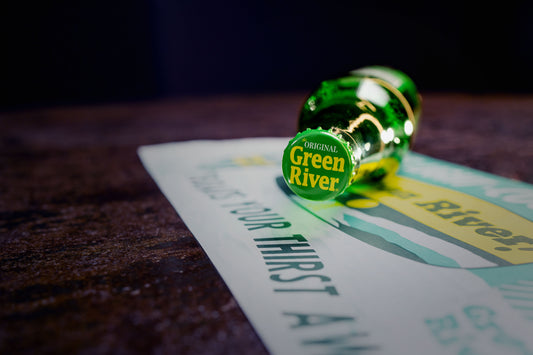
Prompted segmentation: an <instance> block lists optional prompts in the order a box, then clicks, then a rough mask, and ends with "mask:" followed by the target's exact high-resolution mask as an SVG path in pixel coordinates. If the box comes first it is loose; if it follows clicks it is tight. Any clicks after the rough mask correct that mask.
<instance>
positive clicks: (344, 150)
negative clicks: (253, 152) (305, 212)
mask: <svg viewBox="0 0 533 355" xmlns="http://www.w3.org/2000/svg"><path fill="white" fill-rule="evenodd" d="M352 173H353V163H352V157H351V149H350V148H349V146H348V145H347V143H346V142H344V141H343V140H342V138H340V137H338V136H337V135H335V134H333V133H331V132H329V131H325V130H321V129H319V130H307V131H305V132H303V133H300V134H298V135H297V136H296V137H295V138H294V139H293V140H291V142H290V143H289V145H288V146H287V148H286V149H285V152H284V155H283V175H284V177H285V181H286V182H287V183H288V185H289V187H290V188H291V190H293V191H294V192H295V193H296V194H298V195H300V196H302V197H304V198H308V199H311V200H326V199H331V198H333V197H335V196H337V195H339V194H340V193H342V192H343V191H344V190H345V189H346V187H347V186H348V185H349V184H350V180H351V177H352Z"/></svg>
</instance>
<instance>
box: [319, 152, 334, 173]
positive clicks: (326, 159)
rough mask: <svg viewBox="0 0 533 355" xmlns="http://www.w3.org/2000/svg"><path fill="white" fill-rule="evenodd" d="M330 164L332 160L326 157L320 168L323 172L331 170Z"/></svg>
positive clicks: (328, 156)
mask: <svg viewBox="0 0 533 355" xmlns="http://www.w3.org/2000/svg"><path fill="white" fill-rule="evenodd" d="M331 163H333V159H331V156H330V155H326V156H325V157H324V159H322V167H323V168H324V169H325V170H331Z"/></svg>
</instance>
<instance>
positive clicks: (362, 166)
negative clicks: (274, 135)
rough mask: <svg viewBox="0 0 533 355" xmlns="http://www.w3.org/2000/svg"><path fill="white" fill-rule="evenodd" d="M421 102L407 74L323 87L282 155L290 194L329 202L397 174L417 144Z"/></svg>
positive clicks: (375, 74) (371, 71) (360, 74)
mask: <svg viewBox="0 0 533 355" xmlns="http://www.w3.org/2000/svg"><path fill="white" fill-rule="evenodd" d="M420 111H421V98H420V95H419V94H418V92H417V89H416V86H415V84H414V83H413V81H412V80H411V79H410V78H409V77H408V76H407V75H405V74H404V73H403V72H401V71H398V70H395V69H392V68H388V67H380V66H371V67H364V68H361V69H358V70H354V71H352V72H350V73H349V75H347V76H345V77H341V78H337V79H333V80H326V81H323V82H322V83H321V84H320V85H319V87H318V88H317V89H316V90H315V91H313V92H312V93H311V95H309V97H308V98H307V100H306V101H305V103H304V105H303V107H302V109H301V113H300V117H299V121H298V131H299V133H298V134H297V135H296V137H294V138H293V139H292V140H291V141H290V142H289V144H288V146H287V148H285V151H284V153H283V162H282V168H283V176H284V178H285V181H286V182H287V184H288V186H289V187H290V189H291V190H292V191H293V192H294V193H296V194H297V195H299V196H301V197H303V198H306V199H310V200H327V199H332V198H334V197H335V196H337V195H340V194H342V193H343V192H344V191H345V190H346V188H348V186H350V185H351V184H354V183H368V182H371V181H377V180H380V179H382V178H383V177H385V176H386V175H387V174H390V173H394V172H395V171H396V170H397V169H398V167H399V164H400V162H401V160H402V157H403V156H404V154H405V152H406V151H407V150H408V149H409V147H410V146H411V144H412V142H413V136H414V133H415V132H416V129H417V123H418V119H419V116H420Z"/></svg>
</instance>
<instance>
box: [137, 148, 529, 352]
mask: <svg viewBox="0 0 533 355" xmlns="http://www.w3.org/2000/svg"><path fill="white" fill-rule="evenodd" d="M287 142H288V139H283V138H251V139H241V140H228V141H191V142H181V143H169V144H162V145H154V146H145V147H141V148H140V149H139V155H140V157H141V160H142V162H143V164H144V165H145V167H146V169H147V170H148V171H149V173H150V174H151V176H152V177H153V178H154V180H155V181H156V183H157V184H158V186H159V187H160V189H161V191H162V192H163V193H164V194H165V196H166V197H167V198H168V200H169V201H170V202H171V203H172V205H173V206H174V208H175V209H176V211H177V212H178V213H179V215H180V216H181V217H182V219H183V220H184V221H185V223H186V224H187V226H188V227H189V228H190V230H191V231H192V233H193V234H194V235H195V237H196V238H197V239H198V241H199V242H200V244H201V245H202V247H203V248H204V249H205V251H206V253H207V255H208V256H209V258H210V259H211V260H212V262H213V264H214V265H215V267H216V268H217V270H218V271H219V272H220V274H221V276H222V277H223V279H224V280H225V282H226V283H227V285H228V287H229V288H230V290H231V291H232V293H233V295H234V296H235V298H236V299H237V301H238V303H239V305H240V306H241V307H242V309H243V310H244V312H245V314H246V315H247V317H248V319H249V320H250V322H251V323H252V324H253V326H254V328H255V329H256V331H257V332H258V334H259V336H260V337H261V339H262V340H263V341H264V343H265V345H266V347H267V348H268V350H269V351H270V352H271V353H272V354H311V355H313V354H316V355H319V354H354V353H357V354H360V353H361V354H366V353H368V354H376V355H377V354H457V355H459V354H533V186H531V185H528V184H525V183H521V182H517V181H512V180H508V179H504V178H501V177H497V176H494V175H490V174H487V173H482V172H479V171H475V170H472V169H468V168H465V167H460V166H457V165H453V164H449V163H445V162H442V161H438V160H435V159H431V158H428V157H425V156H422V155H419V154H415V153H410V154H409V155H408V156H407V157H406V158H405V160H404V163H403V165H402V168H401V170H400V172H399V174H398V176H396V177H391V178H389V179H387V180H385V181H383V182H382V183H380V184H377V185H373V186H359V187H352V188H350V189H349V190H348V191H347V192H346V193H344V194H343V195H341V196H339V197H338V198H336V199H335V200H330V201H322V202H313V201H308V200H304V199H301V198H299V197H298V196H296V195H294V194H293V193H291V191H290V189H288V188H287V186H286V184H285V182H284V180H283V179H282V178H281V175H282V174H281V157H282V152H283V149H284V147H285V146H286V144H287Z"/></svg>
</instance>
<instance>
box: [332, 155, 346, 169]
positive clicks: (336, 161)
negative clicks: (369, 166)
mask: <svg viewBox="0 0 533 355" xmlns="http://www.w3.org/2000/svg"><path fill="white" fill-rule="evenodd" d="M333 171H340V172H341V173H342V172H344V158H338V157H333Z"/></svg>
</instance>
